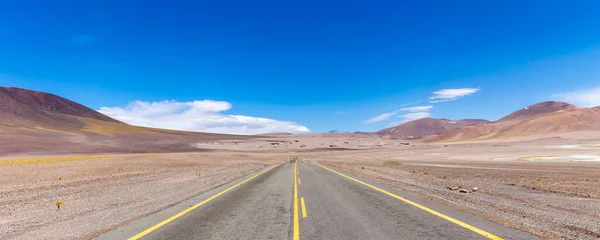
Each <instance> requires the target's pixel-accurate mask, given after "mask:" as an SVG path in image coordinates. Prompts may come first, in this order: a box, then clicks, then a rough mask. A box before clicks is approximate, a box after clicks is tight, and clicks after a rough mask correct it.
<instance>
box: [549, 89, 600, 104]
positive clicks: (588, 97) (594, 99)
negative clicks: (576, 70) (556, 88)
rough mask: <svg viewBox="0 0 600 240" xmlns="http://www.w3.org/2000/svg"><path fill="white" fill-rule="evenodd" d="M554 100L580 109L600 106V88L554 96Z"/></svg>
mask: <svg viewBox="0 0 600 240" xmlns="http://www.w3.org/2000/svg"><path fill="white" fill-rule="evenodd" d="M552 98H554V99H556V100H559V101H564V102H567V103H570V104H574V105H576V106H579V107H597V106H600V87H598V88H592V89H588V90H582V91H574V92H567V93H559V94H554V95H553V96H552Z"/></svg>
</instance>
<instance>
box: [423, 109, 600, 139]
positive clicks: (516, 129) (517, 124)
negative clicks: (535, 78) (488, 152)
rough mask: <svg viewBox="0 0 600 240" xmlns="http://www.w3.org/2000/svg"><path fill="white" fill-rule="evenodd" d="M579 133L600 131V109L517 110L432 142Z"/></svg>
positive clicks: (445, 135)
mask: <svg viewBox="0 0 600 240" xmlns="http://www.w3.org/2000/svg"><path fill="white" fill-rule="evenodd" d="M578 131H600V109H597V108H578V107H575V106H573V105H570V104H568V103H561V102H543V103H538V104H534V105H531V106H529V107H526V108H523V109H521V110H518V111H516V112H514V113H511V114H510V115H508V116H506V117H504V118H501V119H500V120H498V121H496V122H493V123H489V124H484V125H475V126H470V127H467V128H464V129H461V130H459V131H454V132H450V133H447V134H444V135H442V136H439V137H438V138H435V139H431V140H439V141H472V140H482V139H498V138H515V137H523V136H535V135H552V134H559V133H567V132H578Z"/></svg>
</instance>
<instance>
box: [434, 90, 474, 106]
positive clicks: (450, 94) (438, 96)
mask: <svg viewBox="0 0 600 240" xmlns="http://www.w3.org/2000/svg"><path fill="white" fill-rule="evenodd" d="M478 91H479V88H452V89H442V90H438V91H435V92H433V96H431V97H429V102H430V103H440V102H448V101H454V100H457V99H459V98H461V97H464V96H468V95H471V94H473V93H476V92H478Z"/></svg>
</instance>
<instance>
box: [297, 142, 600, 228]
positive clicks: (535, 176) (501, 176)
mask: <svg viewBox="0 0 600 240" xmlns="http://www.w3.org/2000/svg"><path fill="white" fill-rule="evenodd" d="M304 158H305V159H307V160H309V161H314V162H321V163H323V164H326V165H329V166H333V167H336V168H338V169H341V170H343V171H347V172H350V173H353V174H357V175H361V176H364V177H367V178H371V179H373V180H376V181H379V182H382V183H385V184H387V185H389V186H392V187H396V188H400V189H403V190H406V191H409V192H412V193H415V194H419V195H422V196H426V197H428V198H430V199H432V200H434V201H437V202H440V203H444V204H447V205H450V206H453V207H456V208H459V209H462V210H464V211H468V212H471V213H474V214H477V215H480V216H483V217H485V218H488V219H490V220H493V221H496V222H499V223H503V224H506V225H509V226H512V227H515V228H518V229H521V230H524V231H527V232H531V233H534V234H536V235H538V236H541V237H543V238H545V239H598V238H600V221H598V219H600V182H599V181H600V145H599V144H598V143H584V144H571V143H570V144H568V145H565V144H564V143H562V142H558V143H557V142H554V143H550V142H529V143H502V144H478V145H464V144H463V145H451V146H443V145H433V146H432V145H428V146H417V147H413V148H410V149H406V148H405V149H396V150H389V149H380V150H365V151H353V152H333V151H331V152H328V153H326V154H324V155H323V154H317V153H307V154H304ZM447 187H462V188H465V189H472V188H474V187H477V188H478V191H477V192H472V193H459V191H455V190H454V191H453V190H449V189H448V188H447Z"/></svg>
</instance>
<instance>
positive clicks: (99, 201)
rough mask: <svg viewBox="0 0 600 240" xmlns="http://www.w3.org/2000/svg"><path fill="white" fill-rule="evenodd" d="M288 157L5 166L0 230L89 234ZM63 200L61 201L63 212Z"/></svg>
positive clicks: (21, 235) (192, 156)
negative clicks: (57, 204)
mask: <svg viewBox="0 0 600 240" xmlns="http://www.w3.org/2000/svg"><path fill="white" fill-rule="evenodd" d="M54 158H56V159H60V157H54ZM40 159H42V158H40ZM282 159H284V160H285V159H286V158H285V157H283V156H275V155H273V156H270V155H258V154H236V153H232V154H227V153H204V154H202V153H186V154H156V155H139V156H138V155H129V156H127V155H125V156H107V157H103V158H99V159H98V158H89V157H86V156H82V157H81V158H80V159H75V160H74V161H57V162H49V163H48V162H47V160H45V162H46V163H40V164H29V165H18V164H12V165H0V181H1V182H2V185H1V186H0V235H2V238H3V239H81V238H89V237H92V236H95V235H97V234H99V233H101V232H103V231H106V230H108V229H111V228H114V227H116V226H119V225H120V224H124V223H127V222H129V221H132V220H135V219H137V218H139V217H141V216H145V215H148V214H151V213H153V212H156V211H158V210H161V209H164V208H166V207H168V206H170V205H173V204H176V203H178V202H181V201H183V200H185V199H188V198H190V197H192V196H195V195H198V194H200V193H202V192H204V191H207V190H209V189H212V188H215V187H217V186H219V185H221V184H224V183H226V182H229V181H232V180H235V179H237V178H240V177H242V176H245V175H248V174H250V173H253V172H256V171H259V170H261V169H264V168H265V167H266V166H268V165H273V164H276V163H279V162H281V161H282ZM30 162H31V161H30ZM40 162H44V161H42V160H40ZM59 178H60V179H59ZM57 201H61V202H62V205H61V207H60V210H57V209H58V208H57V206H56V202H57Z"/></svg>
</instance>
